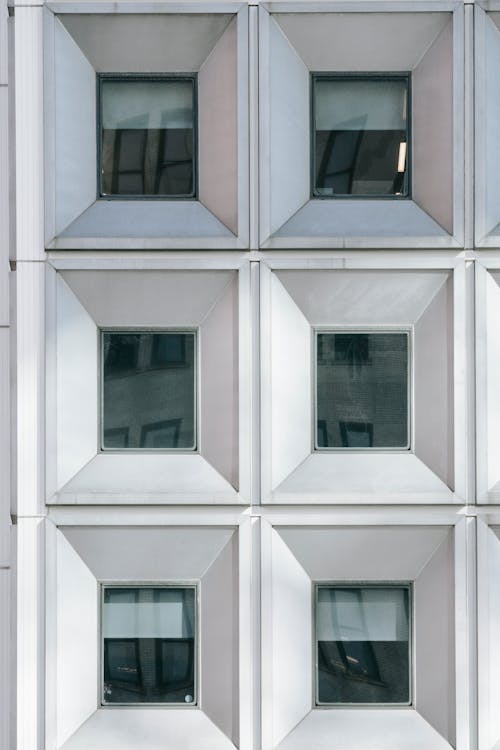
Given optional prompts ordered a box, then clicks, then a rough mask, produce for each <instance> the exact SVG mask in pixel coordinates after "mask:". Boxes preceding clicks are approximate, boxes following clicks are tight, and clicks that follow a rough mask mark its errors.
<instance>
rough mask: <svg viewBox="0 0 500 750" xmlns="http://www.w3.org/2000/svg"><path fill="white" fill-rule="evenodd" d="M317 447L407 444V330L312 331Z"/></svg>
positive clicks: (394, 446) (402, 447) (397, 446)
mask: <svg viewBox="0 0 500 750" xmlns="http://www.w3.org/2000/svg"><path fill="white" fill-rule="evenodd" d="M315 364H316V367H315V380H316V419H315V424H316V435H315V448H316V450H327V449H330V450H332V449H333V450H339V449H349V448H350V449H353V448H354V449H370V448H379V449H396V450H397V449H399V450H408V449H409V446H410V437H409V422H410V419H409V389H410V357H409V332H408V331H390V332H389V331H346V330H343V331H319V330H318V331H316V362H315Z"/></svg>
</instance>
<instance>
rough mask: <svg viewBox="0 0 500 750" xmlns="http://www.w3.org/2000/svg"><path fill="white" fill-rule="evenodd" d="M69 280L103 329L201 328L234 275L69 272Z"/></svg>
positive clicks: (212, 272)
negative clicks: (200, 325)
mask: <svg viewBox="0 0 500 750" xmlns="http://www.w3.org/2000/svg"><path fill="white" fill-rule="evenodd" d="M62 276H63V278H64V280H65V281H66V283H67V284H68V285H69V287H70V288H71V289H72V290H73V292H74V293H75V294H76V296H77V297H78V299H79V300H80V302H81V303H82V305H83V306H84V307H85V309H86V310H87V311H88V312H89V314H90V316H91V317H92V318H93V320H94V321H95V322H96V324H97V325H98V326H120V327H123V328H126V327H127V326H132V327H145V326H152V327H156V328H161V327H164V328H169V327H175V326H180V327H185V326H196V325H199V324H200V323H201V321H202V319H203V318H204V317H205V315H206V314H207V313H208V311H209V310H210V309H211V308H212V306H213V305H214V304H215V302H216V300H217V299H218V298H219V296H220V295H221V293H222V290H223V289H224V288H225V287H226V285H227V284H228V283H229V282H230V280H231V276H232V273H231V271H65V272H64V273H63V274H62Z"/></svg>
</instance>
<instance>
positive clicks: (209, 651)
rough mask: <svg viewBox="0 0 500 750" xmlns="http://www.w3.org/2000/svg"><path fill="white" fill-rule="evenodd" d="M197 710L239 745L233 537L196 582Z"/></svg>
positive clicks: (235, 541)
mask: <svg viewBox="0 0 500 750" xmlns="http://www.w3.org/2000/svg"><path fill="white" fill-rule="evenodd" d="M200 596H201V612H200V617H201V622H200V655H201V686H200V688H201V708H202V710H203V711H204V712H205V713H206V715H207V716H208V717H209V719H211V720H212V721H213V722H214V724H215V725H216V726H217V727H218V728H219V729H221V730H222V731H223V732H224V734H225V735H226V736H227V737H228V738H229V739H230V740H231V741H232V742H233V743H234V744H235V745H236V746H237V747H238V746H239V690H238V678H239V670H238V653H239V645H240V644H239V638H238V540H237V537H236V535H235V534H233V536H232V537H231V539H230V540H229V541H228V542H227V544H226V546H225V547H224V548H223V549H222V551H221V552H220V554H219V555H218V556H217V557H216V558H215V560H214V561H213V562H212V564H211V565H210V567H209V568H208V569H207V571H206V572H205V573H204V575H203V577H202V579H201V582H200Z"/></svg>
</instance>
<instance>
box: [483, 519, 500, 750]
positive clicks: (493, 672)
mask: <svg viewBox="0 0 500 750" xmlns="http://www.w3.org/2000/svg"><path fill="white" fill-rule="evenodd" d="M478 524H479V528H478V574H479V579H478V581H479V588H478V593H479V599H478V605H479V606H478V616H479V720H480V721H479V741H480V744H479V748H480V750H490V749H491V748H494V747H497V746H498V743H499V742H500V716H499V714H498V711H497V710H496V709H497V705H498V700H499V697H500V644H499V640H498V637H497V633H498V628H499V624H500V590H499V587H498V585H497V582H498V575H499V571H500V541H499V527H498V526H493V527H490V526H487V525H486V523H484V522H483V521H479V522H478Z"/></svg>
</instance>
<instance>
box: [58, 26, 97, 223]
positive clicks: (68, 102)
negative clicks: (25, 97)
mask: <svg viewBox="0 0 500 750" xmlns="http://www.w3.org/2000/svg"><path fill="white" fill-rule="evenodd" d="M54 45H55V52H54V54H55V64H54V75H55V136H54V144H55V149H56V152H55V174H56V177H55V181H56V182H55V184H56V195H55V232H56V234H59V233H60V232H61V231H62V230H63V229H65V228H66V227H67V226H68V224H70V223H71V222H72V221H73V220H74V219H76V217H77V216H79V215H80V214H81V213H82V212H83V211H85V209H86V208H88V207H89V206H90V205H91V203H93V202H94V201H95V199H96V190H97V152H96V88H95V82H96V75H95V71H94V69H93V68H92V66H91V65H90V63H89V61H88V60H87V58H86V57H85V55H84V54H83V53H82V51H81V50H80V49H79V47H78V46H77V45H76V44H75V42H74V40H73V39H72V38H71V36H70V35H69V34H68V32H67V31H66V29H65V28H64V26H63V25H62V24H61V23H60V21H58V20H57V19H56V21H55V28H54ZM49 166H50V167H52V165H49Z"/></svg>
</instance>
